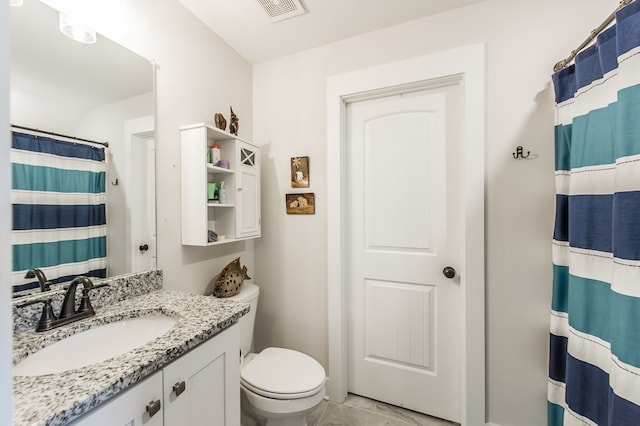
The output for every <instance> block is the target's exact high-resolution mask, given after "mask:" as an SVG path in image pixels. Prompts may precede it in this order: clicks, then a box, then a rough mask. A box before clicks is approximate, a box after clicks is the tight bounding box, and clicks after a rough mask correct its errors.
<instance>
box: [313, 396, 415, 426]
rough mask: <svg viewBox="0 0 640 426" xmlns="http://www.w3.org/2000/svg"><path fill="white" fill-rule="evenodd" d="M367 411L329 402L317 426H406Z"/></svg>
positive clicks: (403, 423)
mask: <svg viewBox="0 0 640 426" xmlns="http://www.w3.org/2000/svg"><path fill="white" fill-rule="evenodd" d="M406 425H408V423H405V422H397V421H395V420H392V419H390V418H388V417H385V416H381V415H379V414H376V413H373V412H371V411H368V410H363V409H360V408H355V407H350V406H348V405H344V404H336V403H335V402H329V403H328V405H327V408H325V410H324V414H323V415H322V418H321V419H320V422H319V423H318V425H317V426H406Z"/></svg>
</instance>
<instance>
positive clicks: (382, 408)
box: [343, 394, 456, 426]
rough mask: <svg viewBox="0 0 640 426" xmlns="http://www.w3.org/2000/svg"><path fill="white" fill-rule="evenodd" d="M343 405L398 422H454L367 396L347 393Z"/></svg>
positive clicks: (435, 425) (433, 425)
mask: <svg viewBox="0 0 640 426" xmlns="http://www.w3.org/2000/svg"><path fill="white" fill-rule="evenodd" d="M343 404H344V405H347V406H350V407H354V408H358V409H361V410H367V411H370V412H373V413H375V414H378V415H381V416H384V417H387V418H389V419H391V420H393V421H395V422H401V423H400V424H409V425H420V426H454V425H456V423H452V422H449V421H447V420H443V419H438V418H436V417H431V416H427V415H424V414H422V413H417V412H415V411H411V410H407V409H403V408H401V407H397V406H395V405H391V404H385V403H383V402H379V401H375V400H372V399H368V398H363V397H361V396H358V395H354V394H349V395H348V397H347V399H346V400H345V402H344V403H343Z"/></svg>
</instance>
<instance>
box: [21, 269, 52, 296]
mask: <svg viewBox="0 0 640 426" xmlns="http://www.w3.org/2000/svg"><path fill="white" fill-rule="evenodd" d="M24 277H25V278H37V279H38V283H40V291H42V292H45V291H49V290H51V282H50V281H48V280H47V277H46V276H45V275H44V272H42V270H41V269H40V268H33V269H29V270H28V271H27V274H26V275H25V276H24Z"/></svg>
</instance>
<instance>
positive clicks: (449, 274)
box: [442, 266, 456, 279]
mask: <svg viewBox="0 0 640 426" xmlns="http://www.w3.org/2000/svg"><path fill="white" fill-rule="evenodd" d="M442 274H443V275H444V276H445V277H447V278H449V279H451V278H453V277H455V276H456V270H455V269H453V268H452V267H451V266H447V267H446V268H444V269H443V270H442Z"/></svg>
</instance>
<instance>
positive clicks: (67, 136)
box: [11, 124, 109, 148]
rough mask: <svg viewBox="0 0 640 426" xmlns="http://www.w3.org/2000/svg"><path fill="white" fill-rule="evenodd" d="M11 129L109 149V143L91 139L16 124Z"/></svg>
mask: <svg viewBox="0 0 640 426" xmlns="http://www.w3.org/2000/svg"><path fill="white" fill-rule="evenodd" d="M11 127H13V128H15V129H21V130H27V131H30V132H38V133H44V134H45V135H51V136H58V137H62V138H67V139H73V140H76V141H81V142H88V143H93V144H96V145H102V146H104V147H105V148H109V142H98V141H92V140H91V139H83V138H78V137H75V136H69V135H63V134H62V133H54V132H48V131H46V130H40V129H34V128H31V127H24V126H18V125H16V124H12V125H11Z"/></svg>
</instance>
